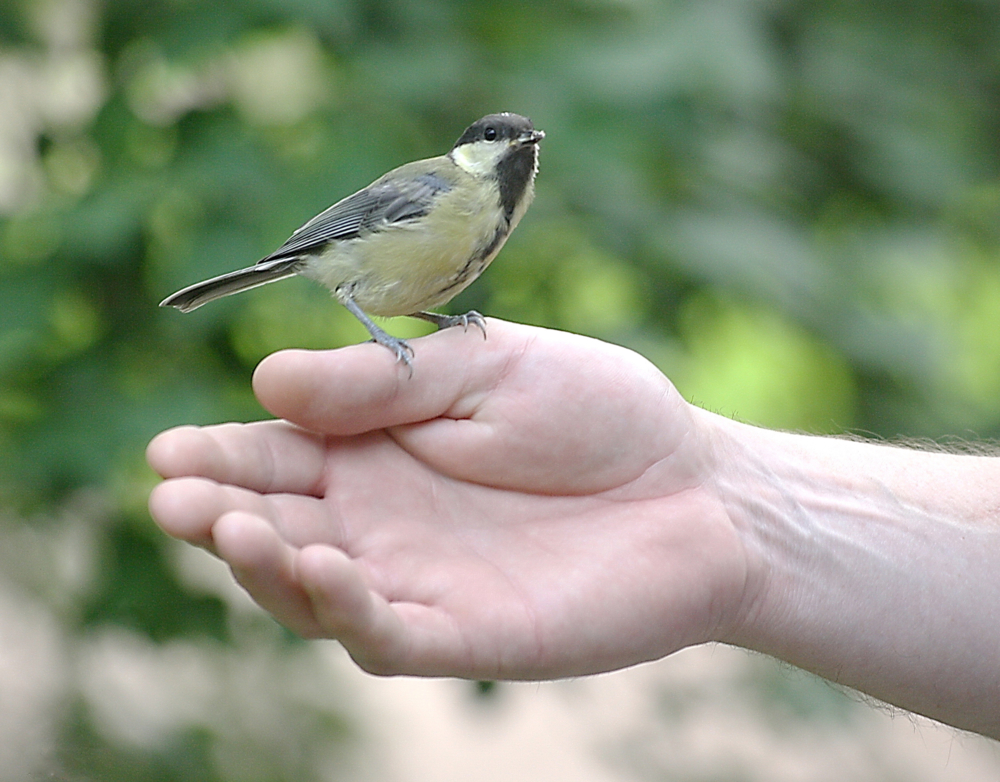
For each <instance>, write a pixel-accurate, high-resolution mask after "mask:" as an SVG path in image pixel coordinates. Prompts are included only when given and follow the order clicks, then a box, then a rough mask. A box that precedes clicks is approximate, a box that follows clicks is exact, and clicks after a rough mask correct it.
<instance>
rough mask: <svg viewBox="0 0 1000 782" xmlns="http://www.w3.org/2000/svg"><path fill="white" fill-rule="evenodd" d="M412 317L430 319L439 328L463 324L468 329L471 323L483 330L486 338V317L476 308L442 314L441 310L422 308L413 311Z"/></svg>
mask: <svg viewBox="0 0 1000 782" xmlns="http://www.w3.org/2000/svg"><path fill="white" fill-rule="evenodd" d="M410 317H411V318H420V319H421V320H428V321H430V322H431V323H433V324H434V325H435V326H437V327H438V328H439V329H447V328H451V327H452V326H461V327H462V328H463V329H465V330H468V328H469V324H470V323H471V324H472V325H473V326H476V327H477V328H478V329H479V330H480V331H481V332H483V339H486V318H484V317H483V316H482V315H480V314H479V313H478V312H476V311H475V310H469V311H468V312H466V313H465V314H464V315H442V314H441V313H439V312H427V311H426V310H421V311H420V312H414V313H412V314H411V315H410Z"/></svg>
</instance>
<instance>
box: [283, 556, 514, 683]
mask: <svg viewBox="0 0 1000 782" xmlns="http://www.w3.org/2000/svg"><path fill="white" fill-rule="evenodd" d="M296 572H297V574H298V578H299V583H300V584H301V585H302V587H303V589H304V590H305V592H306V593H307V594H308V595H309V598H310V600H311V603H312V608H313V613H314V616H315V617H316V621H317V622H318V623H319V625H320V626H321V627H323V628H324V634H325V635H328V636H330V637H333V638H336V639H337V640H339V641H340V642H341V644H343V646H344V648H346V649H347V651H348V652H350V654H351V657H352V658H354V660H355V662H357V663H358V665H360V666H361V667H362V668H364V669H365V670H367V671H369V672H370V673H375V674H381V675H396V674H409V675H415V676H446V675H447V676H461V675H476V674H477V673H478V674H480V675H486V674H485V673H484V672H485V671H487V670H492V671H494V672H495V670H496V667H495V666H493V667H491V668H488V669H487V667H483V666H478V665H476V664H474V663H473V662H472V660H471V657H470V653H469V644H468V643H467V642H466V639H463V637H462V635H461V633H460V632H459V629H458V626H457V624H456V623H455V621H454V619H453V618H452V617H451V616H449V615H448V614H447V613H446V612H445V611H444V610H443V609H441V608H438V607H435V606H430V605H424V604H421V603H413V602H393V603H389V602H387V601H386V600H385V599H384V598H383V596H382V595H379V594H377V593H375V592H372V591H370V590H369V589H368V588H367V582H366V581H365V580H364V576H363V573H362V571H361V570H360V568H359V567H358V565H357V563H356V562H354V561H353V560H351V559H349V558H348V557H347V556H346V555H345V554H344V552H342V551H338V550H336V549H332V548H328V547H325V546H310V547H308V548H305V549H303V550H302V551H301V552H300V553H299V556H298V560H297V568H296Z"/></svg>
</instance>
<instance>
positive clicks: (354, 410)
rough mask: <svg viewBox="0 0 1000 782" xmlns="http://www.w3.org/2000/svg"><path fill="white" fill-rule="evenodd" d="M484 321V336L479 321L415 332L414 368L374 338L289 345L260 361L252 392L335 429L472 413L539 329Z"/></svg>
mask: <svg viewBox="0 0 1000 782" xmlns="http://www.w3.org/2000/svg"><path fill="white" fill-rule="evenodd" d="M486 328H487V333H488V335H489V338H488V339H487V340H486V341H485V342H484V341H483V339H482V336H481V335H480V333H479V331H478V329H471V330H468V331H463V330H462V329H460V328H449V329H444V330H443V331H440V332H437V333H436V334H431V335H430V336H427V337H421V338H420V339H417V340H414V341H413V347H414V352H415V355H414V358H413V374H412V376H411V375H410V373H409V372H408V370H407V369H406V367H405V366H404V365H403V364H401V363H399V362H397V361H395V359H394V357H393V355H392V354H391V352H390V351H388V350H386V349H385V348H384V347H382V346H380V345H376V344H373V343H365V344H361V345H353V346H351V347H346V348H340V349H338V350H322V351H311V350H283V351H280V352H278V353H274V354H272V355H270V356H268V357H267V358H265V359H264V360H263V361H261V363H260V364H259V365H258V366H257V369H256V371H255V372H254V376H253V388H254V393H255V394H256V395H257V399H258V400H259V401H260V403H261V404H262V405H263V406H264V407H265V408H266V409H267V410H269V411H270V412H271V413H273V414H274V415H276V416H278V417H279V418H284V419H286V420H288V421H291V422H292V423H294V424H298V425H299V426H302V427H304V428H306V429H309V430H311V431H313V432H318V433H321V434H329V435H353V434H360V433H362V432H367V431H372V430H375V429H385V428H387V427H391V426H398V425H401V424H411V423H416V422H419V421H426V420H429V419H432V418H438V417H448V418H464V417H468V416H469V415H471V413H472V412H473V411H474V410H475V408H476V406H477V405H478V403H479V402H480V401H481V400H482V399H483V398H484V397H485V396H486V394H488V393H489V391H490V390H492V389H493V388H495V386H496V384H497V383H498V382H499V380H500V378H501V377H502V376H503V374H504V372H505V369H506V367H507V366H508V365H509V363H510V360H511V358H512V357H513V356H516V355H518V354H519V353H520V352H522V351H523V350H524V346H525V344H526V342H527V341H529V340H530V339H531V333H532V332H533V331H535V329H532V328H531V327H528V326H519V325H516V324H511V323H507V322H505V321H500V320H495V319H493V318H490V319H488V320H487V326H486Z"/></svg>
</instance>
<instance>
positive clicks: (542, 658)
mask: <svg viewBox="0 0 1000 782" xmlns="http://www.w3.org/2000/svg"><path fill="white" fill-rule="evenodd" d="M487 329H488V335H489V338H488V339H487V340H486V341H485V342H483V340H482V338H481V336H480V335H479V333H478V332H477V331H475V330H470V331H469V332H467V333H463V331H462V330H461V329H457V328H455V329H448V330H445V331H442V332H439V333H437V334H434V335H432V336H429V337H426V338H422V339H420V340H416V341H414V347H415V348H416V357H415V359H414V364H413V376H412V377H409V376H408V373H407V372H406V371H405V369H404V368H401V367H400V366H398V365H396V364H395V363H394V362H393V361H392V357H391V356H390V355H389V354H388V353H387V351H385V350H384V349H383V348H380V347H379V346H377V345H372V344H366V345H357V346H353V347H349V348H344V349H341V350H334V351H324V352H307V351H284V352H281V353H277V354H274V355H272V356H270V357H268V358H267V359H265V360H264V361H263V362H262V363H261V364H260V366H259V367H258V369H257V371H256V373H255V375H254V389H255V391H256V393H257V396H258V398H259V399H260V401H261V403H262V404H263V405H264V407H266V408H267V409H268V410H269V411H271V412H272V413H273V414H274V415H276V416H278V417H279V418H280V419H283V420H275V421H267V422H261V423H254V424H247V425H242V424H224V425H220V426H213V427H206V428H196V427H180V428H177V429H172V430H169V431H167V432H164V433H162V434H160V435H159V436H157V437H156V438H155V439H154V440H153V441H152V442H151V443H150V445H149V448H148V451H147V456H148V459H149V463H150V464H151V465H152V466H153V468H154V469H155V470H156V471H157V472H158V473H159V474H160V475H162V476H163V477H164V478H166V479H167V480H166V481H165V482H163V483H162V484H160V485H159V486H157V487H156V489H155V490H154V492H153V494H152V496H151V497H150V509H151V512H152V514H153V517H154V518H155V519H156V521H157V522H158V523H159V525H160V526H161V527H162V528H163V529H164V530H165V531H166V532H168V533H169V534H171V535H173V536H175V537H178V538H181V539H183V540H186V541H188V542H190V543H193V544H196V545H201V546H205V547H207V548H209V549H210V550H212V551H213V552H214V553H215V554H216V555H217V556H219V557H221V558H222V559H224V560H225V561H226V562H227V563H228V564H229V565H230V567H231V569H232V571H233V573H234V575H235V577H236V578H237V579H238V580H239V582H240V583H241V584H242V585H243V586H244V588H245V589H247V591H248V592H249V593H250V594H251V596H252V597H253V598H254V599H255V600H256V601H257V602H258V603H259V604H260V605H261V606H263V607H264V608H265V609H267V610H268V611H269V612H271V613H272V614H273V615H274V617H275V618H276V619H277V620H278V621H280V622H281V623H283V624H284V625H286V626H287V627H288V628H290V629H291V630H293V631H295V632H297V633H299V634H301V635H303V636H306V637H329V638H336V639H338V640H339V641H340V642H341V643H342V644H343V645H344V646H345V647H346V648H347V649H348V651H349V652H350V653H351V655H352V656H353V657H354V659H355V660H356V661H357V662H358V663H359V664H360V665H361V666H362V667H364V668H365V669H366V670H369V671H372V672H375V673H382V674H395V673H400V674H417V675H450V676H464V677H475V678H498V679H499V678H521V679H524V678H528V679H535V678H552V677H559V676H571V675H578V674H583V673H591V672H597V671H603V670H610V669H613V668H618V667H623V666H626V665H629V664H632V663H636V662H640V661H644V660H649V659H654V658H657V657H660V656H663V655H665V654H668V653H670V652H672V651H674V650H676V649H679V648H681V647H683V646H687V645H690V644H694V643H699V642H703V641H707V640H712V639H718V638H722V637H724V636H725V635H726V633H727V632H728V630H729V629H730V626H731V625H732V623H734V622H735V621H737V613H738V610H739V604H740V601H741V598H742V595H743V591H744V588H745V582H746V579H747V559H746V556H745V553H744V550H743V548H742V546H741V545H740V542H739V536H738V535H737V533H736V531H735V530H734V528H733V526H732V524H731V523H730V520H729V518H728V517H727V515H726V513H725V510H724V508H723V506H722V504H721V502H720V501H719V500H718V492H717V491H716V489H715V485H714V484H715V458H714V454H713V449H712V434H711V424H710V421H709V417H708V416H707V414H703V413H702V412H701V411H699V410H698V409H697V408H693V407H691V406H689V405H688V404H687V403H685V402H684V401H683V399H681V397H680V396H679V395H678V394H677V392H676V391H675V390H674V388H673V386H672V385H671V384H670V383H669V381H667V379H666V378H665V377H664V376H663V375H662V374H661V373H660V372H659V371H658V370H656V369H655V368H654V367H653V366H652V365H651V364H649V363H648V362H646V361H645V360H644V359H642V358H641V357H639V356H637V355H636V354H634V353H632V352H630V351H628V350H625V349H623V348H619V347H615V346H612V345H609V344H606V343H602V342H598V341H596V340H592V339H588V338H584V337H579V336H575V335H570V334H565V333H562V332H556V331H548V330H543V329H538V328H532V327H527V326H518V325H514V324H510V323H505V322H503V321H497V320H493V319H490V320H489V321H488V325H487Z"/></svg>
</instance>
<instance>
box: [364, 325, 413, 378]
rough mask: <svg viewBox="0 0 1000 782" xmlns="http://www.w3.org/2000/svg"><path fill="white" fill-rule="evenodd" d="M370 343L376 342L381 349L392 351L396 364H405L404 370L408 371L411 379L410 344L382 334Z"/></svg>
mask: <svg viewBox="0 0 1000 782" xmlns="http://www.w3.org/2000/svg"><path fill="white" fill-rule="evenodd" d="M371 341H372V342H376V343H378V344H379V345H381V346H382V347H385V348H388V349H389V350H391V351H392V353H393V355H394V356H395V357H396V363H397V364H398V363H400V362H402V363H403V364H406V368H407V369H408V370H409V371H410V377H413V361H412V359H413V356H414V355H415V353H414V352H413V348H412V347H410V343H409V342H407V341H406V340H405V339H400V338H399V337H394V336H392V335H391V334H386V333H385V332H382V333H381V334H380V335H379V336H377V337H373V338H372V340H371Z"/></svg>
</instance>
